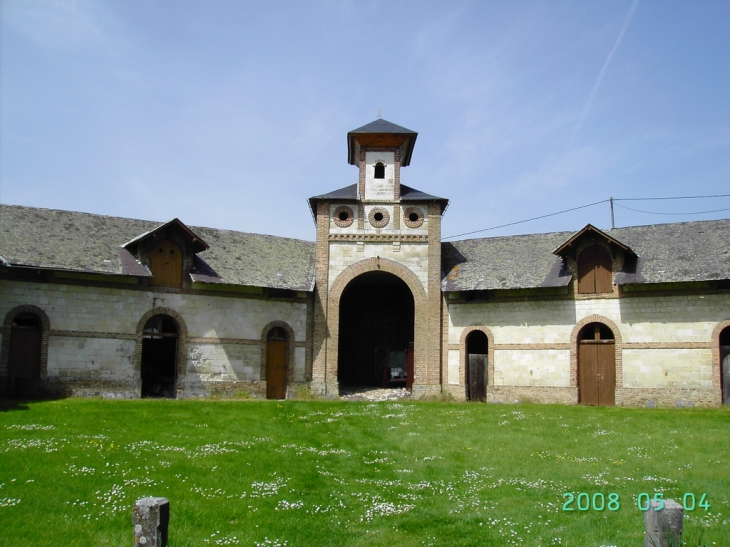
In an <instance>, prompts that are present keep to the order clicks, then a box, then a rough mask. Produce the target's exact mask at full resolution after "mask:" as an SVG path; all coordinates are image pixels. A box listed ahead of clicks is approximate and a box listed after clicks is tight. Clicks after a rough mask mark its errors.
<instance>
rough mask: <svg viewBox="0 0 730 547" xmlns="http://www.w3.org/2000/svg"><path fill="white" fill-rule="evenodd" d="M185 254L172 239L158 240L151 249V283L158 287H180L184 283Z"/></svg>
mask: <svg viewBox="0 0 730 547" xmlns="http://www.w3.org/2000/svg"><path fill="white" fill-rule="evenodd" d="M182 263H183V256H182V252H181V251H180V247H178V246H177V245H176V244H175V243H173V242H172V241H167V240H164V241H158V242H157V243H155V244H154V245H153V246H152V249H150V270H151V271H152V280H151V284H152V285H156V286H158V287H180V286H181V285H182Z"/></svg>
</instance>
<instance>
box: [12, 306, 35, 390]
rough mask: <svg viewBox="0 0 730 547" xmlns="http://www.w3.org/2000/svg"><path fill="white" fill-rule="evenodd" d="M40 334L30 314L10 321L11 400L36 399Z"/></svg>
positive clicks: (21, 315) (18, 316)
mask: <svg viewBox="0 0 730 547" xmlns="http://www.w3.org/2000/svg"><path fill="white" fill-rule="evenodd" d="M42 334H43V329H42V327H41V322H40V319H38V317H36V316H35V315H33V314H32V313H21V314H19V315H17V316H16V317H15V319H13V323H12V325H11V327H10V355H9V360H8V382H9V386H8V387H9V396H10V397H11V398H17V399H32V398H34V397H36V396H37V395H38V388H39V385H40V378H41V337H42Z"/></svg>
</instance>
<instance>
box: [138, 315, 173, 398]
mask: <svg viewBox="0 0 730 547" xmlns="http://www.w3.org/2000/svg"><path fill="white" fill-rule="evenodd" d="M178 339H179V329H178V325H177V323H176V322H175V320H174V319H173V318H172V317H170V316H169V315H164V314H159V315H154V316H152V317H150V319H149V320H148V321H147V322H146V323H145V325H144V330H143V331H142V370H141V372H142V397H175V393H176V389H175V385H176V383H177V353H178Z"/></svg>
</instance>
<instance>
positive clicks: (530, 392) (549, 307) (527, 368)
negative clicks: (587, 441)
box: [444, 293, 730, 406]
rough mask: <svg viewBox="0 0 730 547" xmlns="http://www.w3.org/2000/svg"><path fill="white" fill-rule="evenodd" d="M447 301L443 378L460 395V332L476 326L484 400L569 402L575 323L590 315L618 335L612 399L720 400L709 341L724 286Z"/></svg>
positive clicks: (721, 317)
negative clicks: (483, 358) (482, 335)
mask: <svg viewBox="0 0 730 547" xmlns="http://www.w3.org/2000/svg"><path fill="white" fill-rule="evenodd" d="M446 303H447V308H448V316H447V321H448V325H446V327H445V328H446V331H447V341H448V351H447V356H448V365H447V374H446V378H445V379H444V384H445V388H446V390H447V391H449V392H450V393H452V394H453V395H454V396H455V397H457V398H464V397H465V396H466V390H465V385H466V373H465V362H466V355H465V353H466V348H465V339H466V335H467V334H468V332H470V330H473V329H474V328H480V330H485V331H486V332H487V333H488V338H489V344H490V347H489V358H488V379H487V381H488V388H487V398H488V400H493V401H497V400H500V401H505V400H512V399H523V398H524V399H531V400H536V401H545V400H548V401H549V400H553V401H555V402H565V401H566V400H569V399H572V402H576V401H577V400H578V399H577V397H578V395H577V337H578V332H579V331H580V328H581V327H582V326H584V325H585V324H587V323H589V322H593V321H598V322H603V323H605V324H607V325H608V326H609V327H610V328H611V329H612V330H613V331H614V336H615V339H616V344H615V348H616V404H621V405H648V406H653V405H660V406H683V405H693V404H701V405H715V404H720V396H721V394H720V372H719V359H718V357H717V355H718V352H717V351H716V348H714V346H715V345H717V344H718V340H716V338H717V335H716V334H715V333H716V332H717V330H718V325H719V324H720V323H722V322H723V321H727V320H728V318H729V317H730V295H729V294H727V293H720V294H684V295H682V294H679V295H676V296H666V295H662V296H639V297H623V298H618V297H614V298H596V299H593V300H591V299H586V298H583V299H580V300H573V299H572V298H567V297H566V298H559V299H545V300H535V301H512V302H469V303H466V302H461V301H459V302H449V300H448V299H447V300H446ZM716 361H717V362H716ZM566 388H568V391H565V389H566ZM551 390H554V397H552V399H551V396H550V391H551ZM571 390H572V391H571Z"/></svg>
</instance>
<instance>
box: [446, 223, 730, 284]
mask: <svg viewBox="0 0 730 547" xmlns="http://www.w3.org/2000/svg"><path fill="white" fill-rule="evenodd" d="M606 234H608V235H609V236H610V237H612V238H614V239H616V240H618V241H620V242H621V243H623V244H624V245H626V246H627V247H630V248H631V249H632V250H633V251H634V252H635V253H636V254H637V255H638V259H637V262H636V268H635V271H628V272H617V274H616V277H615V281H616V283H617V284H619V285H626V284H632V283H674V282H687V281H711V280H724V279H730V219H725V220H711V221H701V222H683V223H676V224H654V225H650V226H635V227H630V228H616V229H614V230H607V231H606ZM573 235H574V232H555V233H549V234H534V235H523V236H508V237H493V238H484V239H467V240H463V241H454V242H445V243H443V244H442V248H441V251H442V270H443V276H444V277H443V280H442V288H443V290H445V291H468V290H484V289H521V288H537V287H560V286H565V285H567V284H568V283H569V282H570V278H571V275H570V273H568V272H566V271H565V270H564V269H563V268H562V260H561V259H560V257H558V256H556V255H554V254H553V251H554V250H556V249H558V248H560V247H561V246H562V245H563V243H565V242H566V241H568V240H569V239H570V238H571V237H572V236H573Z"/></svg>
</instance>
